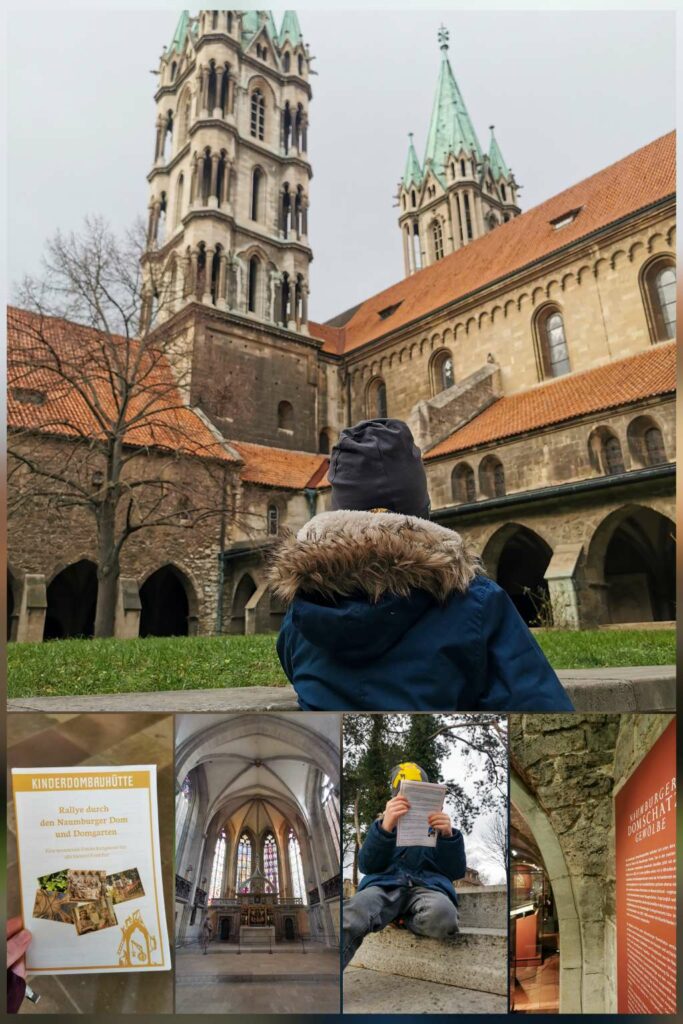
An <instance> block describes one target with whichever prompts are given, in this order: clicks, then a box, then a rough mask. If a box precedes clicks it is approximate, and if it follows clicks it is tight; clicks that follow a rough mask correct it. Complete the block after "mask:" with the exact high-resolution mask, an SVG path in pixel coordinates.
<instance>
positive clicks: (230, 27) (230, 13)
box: [227, 11, 232, 32]
mask: <svg viewBox="0 0 683 1024" xmlns="http://www.w3.org/2000/svg"><path fill="white" fill-rule="evenodd" d="M227 15H228V32H232V11H228V12H227Z"/></svg>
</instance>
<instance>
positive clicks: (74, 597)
mask: <svg viewBox="0 0 683 1024" xmlns="http://www.w3.org/2000/svg"><path fill="white" fill-rule="evenodd" d="M96 605H97V567H96V566H95V563H94V562H91V561H89V560H88V559H86V558H82V559H81V560H80V561H79V562H74V563H72V564H71V565H68V566H67V567H66V568H65V569H62V571H61V572H59V573H57V575H56V576H55V577H54V578H53V580H52V582H51V583H50V584H49V586H48V588H47V611H46V614H45V627H44V629H43V640H63V639H66V638H67V637H77V636H80V637H91V636H92V635H93V634H94V632H95V607H96Z"/></svg>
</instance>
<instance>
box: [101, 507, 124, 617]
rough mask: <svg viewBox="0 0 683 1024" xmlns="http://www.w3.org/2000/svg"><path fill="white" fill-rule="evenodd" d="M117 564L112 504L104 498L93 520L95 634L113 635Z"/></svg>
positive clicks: (117, 576) (114, 513) (114, 517)
mask: <svg viewBox="0 0 683 1024" xmlns="http://www.w3.org/2000/svg"><path fill="white" fill-rule="evenodd" d="M120 572H121V567H120V564H119V556H118V552H117V547H116V504H115V503H114V502H112V501H110V500H105V502H104V503H103V505H102V506H101V508H100V512H99V516H98V523H97V606H96V609H95V636H96V637H110V636H113V635H114V621H115V618H116V597H117V593H118V584H119V575H120Z"/></svg>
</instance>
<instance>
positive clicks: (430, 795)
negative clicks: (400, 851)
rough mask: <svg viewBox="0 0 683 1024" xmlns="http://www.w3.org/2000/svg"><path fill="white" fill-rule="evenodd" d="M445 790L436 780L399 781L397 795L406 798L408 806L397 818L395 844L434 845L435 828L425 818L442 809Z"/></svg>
mask: <svg viewBox="0 0 683 1024" xmlns="http://www.w3.org/2000/svg"><path fill="white" fill-rule="evenodd" d="M446 792H447V791H446V787H445V786H444V785H441V784H440V783H437V782H411V781H409V780H407V779H404V780H403V781H402V782H401V785H400V788H399V795H400V796H404V797H405V798H406V799H407V801H408V803H409V804H410V808H409V810H408V811H407V812H406V813H405V814H403V815H402V816H401V817H400V818H399V819H398V823H397V825H396V845H397V846H436V838H437V836H436V830H435V829H433V828H432V827H431V825H430V824H429V821H428V820H427V819H428V818H429V815H430V814H437V813H438V812H439V811H441V810H442V809H443V802H444V800H445V798H446Z"/></svg>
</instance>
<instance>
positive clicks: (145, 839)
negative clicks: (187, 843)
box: [12, 765, 171, 974]
mask: <svg viewBox="0 0 683 1024" xmlns="http://www.w3.org/2000/svg"><path fill="white" fill-rule="evenodd" d="M12 789H13V791H14V808H15V815H16V827H17V846H18V851H19V871H20V878H21V883H20V884H21V901H22V911H23V917H24V924H25V927H26V928H28V929H29V931H30V932H31V933H32V934H33V941H32V943H31V946H30V948H29V951H28V955H27V968H28V971H29V972H42V973H46V974H80V973H81V972H91V971H95V972H98V971H101V972H110V971H168V970H170V967H171V958H170V952H169V945H168V933H167V930H166V915H165V912H164V892H163V885H162V878H161V859H160V854H159V817H158V811H157V778H156V765H117V766H114V767H105V768H102V767H80V768H13V769H12Z"/></svg>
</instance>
